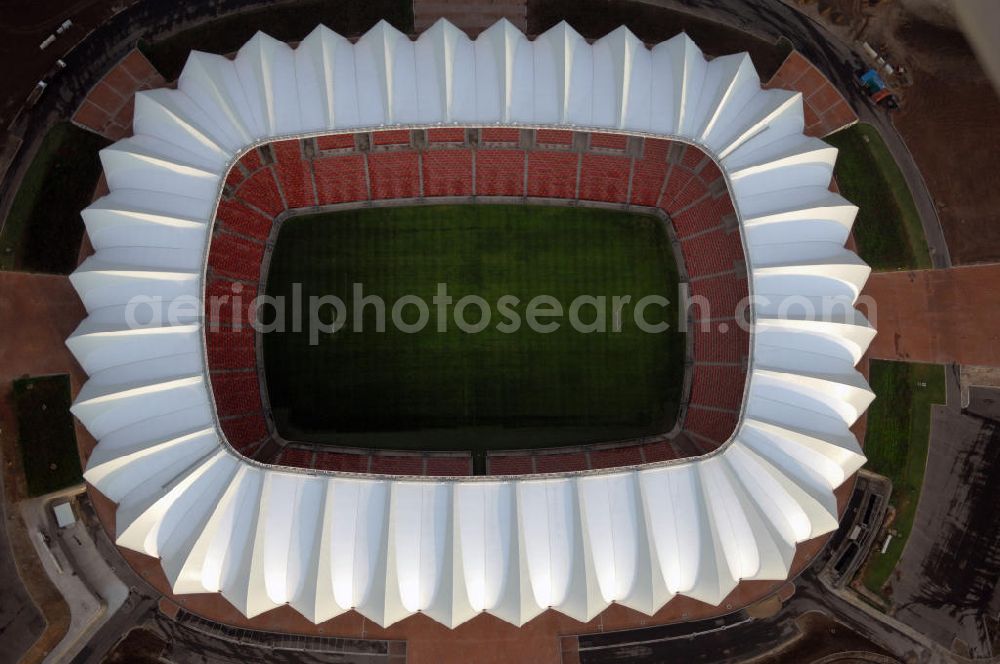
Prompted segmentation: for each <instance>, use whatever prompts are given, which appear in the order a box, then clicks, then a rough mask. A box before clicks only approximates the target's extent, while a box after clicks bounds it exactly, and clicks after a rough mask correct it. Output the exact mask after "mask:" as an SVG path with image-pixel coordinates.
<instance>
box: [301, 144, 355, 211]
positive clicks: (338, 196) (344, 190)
mask: <svg viewBox="0 0 1000 664" xmlns="http://www.w3.org/2000/svg"><path fill="white" fill-rule="evenodd" d="M313 170H314V171H315V174H316V195H317V199H318V202H319V204H320V205H332V204H334V203H352V202H354V201H363V200H367V199H368V182H367V178H366V176H365V158H364V156H363V155H360V154H347V155H340V156H334V157H318V158H316V159H315V160H314V161H313Z"/></svg>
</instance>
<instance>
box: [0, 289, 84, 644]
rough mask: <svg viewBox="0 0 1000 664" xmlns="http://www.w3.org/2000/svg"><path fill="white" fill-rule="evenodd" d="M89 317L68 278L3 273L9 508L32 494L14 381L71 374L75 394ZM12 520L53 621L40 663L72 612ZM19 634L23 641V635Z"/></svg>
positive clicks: (29, 582)
mask: <svg viewBox="0 0 1000 664" xmlns="http://www.w3.org/2000/svg"><path fill="white" fill-rule="evenodd" d="M83 313H84V311H83V305H82V304H81V303H80V300H79V298H78V297H77V295H76V291H74V290H73V288H72V286H71V285H70V283H69V279H68V278H66V277H62V276H49V275H40V274H17V273H10V272H0V330H2V332H0V334H2V343H0V422H2V431H3V433H2V436H0V443H2V446H3V459H4V464H3V473H4V489H5V491H6V497H5V498H6V500H7V508H8V510H10V509H11V508H10V506H11V505H12V504H14V503H15V502H16V501H18V500H20V499H21V498H23V497H24V496H25V495H26V490H25V486H24V475H23V474H22V472H21V464H20V456H19V450H18V446H17V422H16V420H15V418H14V413H13V408H12V405H13V404H12V401H11V381H13V380H14V379H15V378H17V377H19V376H22V375H24V374H32V375H40V374H48V373H69V374H70V376H71V378H72V382H73V389H74V392H75V391H76V390H79V389H80V386H81V385H82V383H83V380H84V374H83V370H82V369H80V367H79V365H77V363H76V360H75V359H74V358H73V356H72V355H71V354H70V352H69V350H68V349H67V348H66V345H65V344H64V343H63V340H64V339H65V338H66V337H67V336H69V334H70V333H71V332H72V331H73V329H74V328H75V327H76V325H77V324H78V323H79V321H80V320H81V319H82V318H83ZM77 437H78V440H81V441H84V442H87V441H88V440H89V435H88V434H87V433H86V432H85V431H84V430H83V428H82V427H81V426H79V425H78V426H77ZM8 517H10V518H8V519H7V521H6V526H7V534H8V537H9V539H10V545H11V549H13V552H14V554H15V558H16V559H17V560H18V561H19V565H20V573H21V579H23V582H24V586H26V588H27V591H28V592H29V593H30V595H31V597H32V599H33V600H34V602H35V603H36V604H37V605H39V606H40V607H42V609H43V611H44V614H45V616H46V617H47V619H48V622H49V624H48V629H47V631H46V632H45V634H44V636H43V637H42V638H41V639H40V640H39V641H38V642H37V643H36V644H35V646H34V648H33V650H32V652H31V653H29V656H28V657H27V658H26V661H35V660H36V659H39V658H40V655H41V654H42V653H43V652H44V651H45V650H46V649H49V648H51V647H52V646H53V645H54V644H55V643H57V642H58V641H59V639H60V638H62V635H63V633H65V631H66V627H67V625H68V624H69V610H68V607H67V606H66V604H65V601H64V600H63V599H62V596H61V595H60V594H59V592H58V591H57V590H56V589H55V588H54V587H53V586H52V584H51V582H50V581H49V579H48V577H47V576H46V574H45V571H44V569H43V568H42V566H41V562H40V561H39V560H38V558H37V557H36V553H35V550H34V547H33V546H32V544H31V541H30V540H29V539H28V535H27V532H26V530H25V527H24V523H23V521H22V520H21V518H20V517H19V516H17V515H14V514H13V513H11V514H8ZM5 553H6V552H5ZM12 569H13V568H8V570H5V577H4V579H3V583H4V584H8V585H10V584H17V583H18V580H17V579H14V578H13V577H10V576H9V574H8V573H7V571H12ZM17 628H21V629H24V630H25V633H26V634H27V635H28V636H30V637H31V638H32V640H34V637H36V636H38V634H39V633H40V632H41V630H39V629H37V628H32V625H31V624H27V623H25V624H17V623H15V626H14V627H12V629H17ZM18 636H20V637H21V638H23V635H18ZM4 642H5V643H6V641H4Z"/></svg>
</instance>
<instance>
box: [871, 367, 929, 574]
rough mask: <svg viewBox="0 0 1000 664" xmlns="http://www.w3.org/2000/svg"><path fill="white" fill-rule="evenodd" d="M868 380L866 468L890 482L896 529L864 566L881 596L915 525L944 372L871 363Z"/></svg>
mask: <svg viewBox="0 0 1000 664" xmlns="http://www.w3.org/2000/svg"><path fill="white" fill-rule="evenodd" d="M870 383H871V386H872V390H874V391H875V395H876V397H877V398H876V399H875V401H874V402H873V403H872V407H871V408H870V409H869V410H868V433H867V435H866V437H865V455H866V456H867V457H868V463H867V466H866V467H867V468H868V470H871V471H872V472H876V473H879V474H880V475H885V476H886V477H888V478H889V479H890V480H892V497H891V502H892V505H893V507H895V508H896V519H895V521H893V524H892V527H893V528H894V529H895V530H896V531H897V532H898V534H897V535H896V537H894V538H893V540H892V542H891V543H890V544H889V549H888V551H886V552H885V553H884V554H882V553H879V552H878V551H877V550H876V551H875V552H874V553H872V557H871V560H870V562H869V564H868V566H867V567H866V568H865V573H864V577H863V579H864V583H865V585H866V586H868V589H869V590H871V591H873V592H875V593H879V594H881V592H882V586H883V585H885V582H886V581H887V580H888V579H889V576H890V575H891V574H892V571H893V569H895V567H896V563H897V562H899V557H900V556H901V555H902V554H903V548H904V547H905V546H906V540H907V538H908V537H909V536H910V530H911V529H912V527H913V518H914V516H915V514H916V512H917V502H918V500H919V499H920V489H921V487H922V486H923V483H924V470H925V468H926V465H927V447H928V445H929V444H930V433H931V406H932V405H933V404H939V403H944V402H945V400H946V394H945V373H944V367H943V366H941V365H939V364H918V363H907V362H887V361H877V360H876V361H872V363H871V376H870Z"/></svg>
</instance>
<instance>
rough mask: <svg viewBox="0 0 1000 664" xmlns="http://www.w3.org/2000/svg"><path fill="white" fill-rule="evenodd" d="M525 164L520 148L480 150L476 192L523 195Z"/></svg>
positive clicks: (477, 162) (477, 157) (478, 153)
mask: <svg viewBox="0 0 1000 664" xmlns="http://www.w3.org/2000/svg"><path fill="white" fill-rule="evenodd" d="M484 131H485V130H484ZM524 164H525V155H524V153H523V152H521V151H519V150H479V151H478V152H477V153H476V194H477V195H478V196H523V195H524Z"/></svg>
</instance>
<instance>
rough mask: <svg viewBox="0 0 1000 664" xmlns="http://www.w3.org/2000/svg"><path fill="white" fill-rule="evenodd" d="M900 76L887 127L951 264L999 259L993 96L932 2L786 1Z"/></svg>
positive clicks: (997, 99) (998, 111)
mask: <svg viewBox="0 0 1000 664" xmlns="http://www.w3.org/2000/svg"><path fill="white" fill-rule="evenodd" d="M786 1H788V2H789V3H790V4H795V5H798V6H801V8H802V9H803V11H804V12H805V13H806V14H808V15H809V16H811V17H812V18H814V19H816V20H818V21H820V22H822V23H823V24H824V25H826V26H828V27H830V29H831V30H832V31H833V32H834V33H835V34H837V36H839V37H840V38H841V39H844V40H845V41H848V42H852V41H854V40H859V41H868V42H869V43H870V44H872V46H874V47H875V48H876V50H877V51H879V52H880V53H883V54H885V55H887V56H888V57H887V59H888V61H889V62H890V63H891V64H893V65H894V66H897V67H898V66H899V65H902V66H903V67H904V69H905V70H906V75H905V76H904V77H903V78H904V79H905V83H904V84H903V85H902V86H901V87H898V88H897V90H896V91H897V92H898V93H899V95H900V97H901V99H902V109H901V110H900V111H899V112H898V113H896V114H895V115H894V116H893V122H894V124H895V126H896V128H897V129H898V130H899V132H900V134H901V135H902V137H903V139H904V140H905V141H906V144H907V146H908V147H909V149H910V151H911V152H912V153H913V157H914V159H915V160H916V162H917V164H918V166H919V167H920V169H921V172H922V173H923V176H924V179H925V180H926V182H927V186H928V188H929V189H930V192H931V195H932V196H933V198H934V202H935V204H936V206H937V210H938V215H939V217H940V219H941V224H942V226H943V228H944V232H945V237H946V239H947V242H948V248H949V250H950V253H951V259H952V262H953V263H954V264H956V265H959V264H967V263H977V262H989V261H997V260H1000V224H998V223H996V218H997V215H996V210H997V209H1000V187H997V186H995V179H994V178H993V177H990V176H988V175H985V174H992V173H995V172H997V170H998V168H1000V131H998V130H997V127H996V118H997V117H998V116H1000V96H998V94H997V92H996V90H995V89H994V88H993V86H992V85H991V83H990V81H989V79H988V78H987V77H986V74H985V72H984V71H983V68H982V66H981V65H980V64H979V61H978V60H976V57H975V55H974V54H973V52H972V49H971V48H970V46H969V44H968V42H967V41H966V39H965V37H964V35H963V34H962V33H961V32H960V31H959V30H958V29H957V28H956V27H955V24H954V19H953V18H952V17H950V16H949V15H948V13H947V12H946V11H943V10H942V6H946V3H943V2H942V1H941V0H899V1H895V2H889V1H887V0H883V2H880V3H878V4H877V5H875V6H874V7H869V6H867V4H868V3H867V2H864V3H861V2H857V1H856V0H801V1H799V0H796V1H795V2H792V1H791V0H786Z"/></svg>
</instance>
